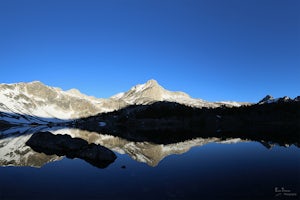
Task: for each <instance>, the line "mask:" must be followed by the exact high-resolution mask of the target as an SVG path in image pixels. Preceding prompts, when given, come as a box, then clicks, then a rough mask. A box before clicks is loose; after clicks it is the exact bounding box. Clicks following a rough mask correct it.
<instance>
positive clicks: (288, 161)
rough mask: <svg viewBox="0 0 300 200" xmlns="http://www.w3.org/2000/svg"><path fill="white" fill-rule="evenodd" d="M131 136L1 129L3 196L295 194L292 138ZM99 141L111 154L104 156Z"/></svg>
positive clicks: (297, 164) (297, 175) (298, 163)
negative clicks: (160, 139)
mask: <svg viewBox="0 0 300 200" xmlns="http://www.w3.org/2000/svg"><path fill="white" fill-rule="evenodd" d="M47 131H48V132H49V133H47ZM45 132H46V133H45ZM134 134H136V133H131V134H130V133H123V134H121V135H120V136H118V135H117V133H112V135H110V134H103V133H101V132H100V133H99V132H91V131H86V130H80V129H70V128H65V127H53V128H49V127H47V126H44V127H42V126H37V127H25V126H24V127H19V128H12V129H9V130H6V131H2V132H1V134H0V166H1V167H0V177H1V182H0V199H274V197H275V195H278V194H279V195H282V197H285V196H283V195H285V194H282V193H279V192H278V191H279V190H282V188H284V190H289V191H290V193H287V195H294V196H292V197H291V196H289V197H288V198H289V199H295V198H297V197H298V195H300V192H299V191H300V182H299V180H300V171H299V169H300V160H299V157H300V149H299V143H298V142H297V141H295V142H293V143H286V142H282V143H280V145H279V144H277V143H274V142H273V141H266V140H264V141H262V140H250V139H249V138H247V137H244V138H243V139H239V138H230V137H192V136H193V135H191V137H186V138H188V139H186V140H183V141H180V140H179V139H178V138H173V141H174V140H175V141H177V142H175V143H174V142H173V143H172V142H170V141H166V138H164V137H163V142H161V143H160V142H159V140H157V139H155V140H151V137H150V136H151V134H148V133H147V134H144V135H143V136H144V137H145V138H146V139H147V140H145V141H142V140H140V139H141V138H139V139H138V141H132V140H130V138H131V137H132V136H134ZM157 134H164V132H163V131H161V132H153V137H154V136H157ZM185 134H188V133H185ZM127 136H128V137H127ZM43 137H45V138H46V139H43ZM75 138H77V139H75ZM179 138H180V137H179ZM30 140H33V143H34V146H32V147H33V149H35V150H36V151H35V150H33V149H32V148H31V147H30V146H28V145H26V142H28V141H30ZM78 143H79V144H78ZM28 144H29V145H32V144H30V142H29V143H28ZM90 145H91V146H92V149H94V148H95V149H96V150H95V149H94V150H92V151H91V150H90V147H91V146H90ZM101 146H102V147H103V148H102V147H101ZM104 147H105V148H107V150H104V151H105V152H111V151H113V152H114V153H108V154H107V155H108V157H107V158H108V160H109V162H106V160H107V158H105V159H104V160H103V158H104V157H102V156H101V155H102V154H101V153H103V152H102V150H103V149H104ZM98 148H99V149H98ZM108 149H109V150H108ZM42 152H43V153H42ZM45 153H46V154H45ZM47 154H51V155H47ZM97 155H99V156H97ZM114 155H116V156H117V158H116V159H114ZM110 156H112V157H110ZM68 158H79V159H68ZM91 158H94V159H91ZM109 158H112V159H109ZM102 161H104V162H102ZM18 166H30V167H18ZM94 166H95V167H94ZM36 167H38V168H39V169H36ZM99 167H100V168H105V169H99ZM276 188H277V189H276ZM275 189H276V190H275ZM53 191H55V192H53ZM295 195H296V196H295Z"/></svg>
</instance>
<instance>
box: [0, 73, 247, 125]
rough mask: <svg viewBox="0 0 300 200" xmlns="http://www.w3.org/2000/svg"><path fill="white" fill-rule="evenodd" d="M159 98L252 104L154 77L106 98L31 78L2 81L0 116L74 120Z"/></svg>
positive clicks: (198, 105)
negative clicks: (210, 97)
mask: <svg viewBox="0 0 300 200" xmlns="http://www.w3.org/2000/svg"><path fill="white" fill-rule="evenodd" d="M158 101H168V102H175V103H179V104H183V105H186V106H191V107H196V108H202V107H208V108H216V107H220V106H226V107H239V106H241V105H251V104H250V103H240V102H230V101H220V102H209V101H205V100H203V99H198V98H192V97H190V96H189V95H188V94H186V93H184V92H181V91H169V90H167V89H165V88H164V87H163V86H161V85H160V84H159V83H158V82H157V81H156V80H154V79H150V80H148V81H147V82H146V83H144V84H138V85H135V86H133V87H131V88H130V89H129V90H128V91H126V92H122V93H118V94H116V95H113V96H111V97H110V98H107V99H104V98H97V97H93V96H88V95H86V94H83V93H81V92H80V91H79V90H78V89H75V88H73V89H70V90H66V91H64V90H62V89H61V88H59V87H51V86H48V85H45V84H44V83H42V82H41V81H32V82H27V83H26V82H20V83H10V84H0V112H1V113H5V114H0V120H2V121H8V122H10V123H14V124H18V123H24V124H30V123H38V124H46V123H48V122H49V121H50V122H62V121H65V120H73V119H78V118H82V117H88V116H92V115H96V114H99V113H104V112H111V111H114V110H119V109H122V108H124V107H126V106H130V105H147V104H152V103H155V102H158ZM24 116H30V117H27V118H26V117H24ZM40 118H45V120H41V119H40Z"/></svg>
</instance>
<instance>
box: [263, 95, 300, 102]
mask: <svg viewBox="0 0 300 200" xmlns="http://www.w3.org/2000/svg"><path fill="white" fill-rule="evenodd" d="M299 100H300V97H299V96H297V97H296V98H295V99H291V98H290V97H288V96H284V97H279V98H274V97H272V96H271V95H267V96H265V97H264V98H263V99H262V100H260V101H259V102H258V104H268V103H284V102H292V101H299Z"/></svg>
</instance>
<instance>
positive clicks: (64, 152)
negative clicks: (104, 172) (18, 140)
mask: <svg viewBox="0 0 300 200" xmlns="http://www.w3.org/2000/svg"><path fill="white" fill-rule="evenodd" d="M26 145H28V146H30V147H31V148H32V149H33V150H34V151H36V152H40V153H45V154H47V155H54V154H55V155H58V156H66V157H68V158H80V159H83V160H85V161H87V162H88V163H90V164H92V165H94V166H96V167H99V168H105V167H107V166H108V165H109V164H111V163H112V162H114V160H115V159H116V155H115V154H114V153H113V152H112V151H111V150H109V149H107V148H105V147H103V146H101V145H96V144H89V143H88V142H87V141H85V140H83V139H80V138H72V137H71V136H69V135H53V134H52V133H50V132H37V133H35V134H33V135H32V136H31V138H30V139H29V140H28V141H27V142H26Z"/></svg>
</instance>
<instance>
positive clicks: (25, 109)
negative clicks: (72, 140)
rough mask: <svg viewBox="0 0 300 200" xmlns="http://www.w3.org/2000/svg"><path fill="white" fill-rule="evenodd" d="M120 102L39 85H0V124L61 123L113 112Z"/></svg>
mask: <svg viewBox="0 0 300 200" xmlns="http://www.w3.org/2000/svg"><path fill="white" fill-rule="evenodd" d="M121 105H122V102H116V101H115V100H106V99H97V98H94V97H90V96H87V95H84V94H81V93H80V92H79V91H78V90H75V89H72V90H69V91H63V90H62V89H60V88H55V87H49V86H46V85H44V84H43V83H41V82H39V81H34V82H30V83H16V84H0V120H3V121H9V122H11V123H33V122H35V123H38V124H46V123H48V122H64V121H66V120H70V119H76V118H81V117H87V116H91V115H94V114H97V113H101V112H108V111H112V110H115V109H116V108H118V106H121Z"/></svg>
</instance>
